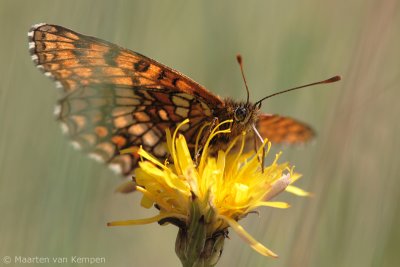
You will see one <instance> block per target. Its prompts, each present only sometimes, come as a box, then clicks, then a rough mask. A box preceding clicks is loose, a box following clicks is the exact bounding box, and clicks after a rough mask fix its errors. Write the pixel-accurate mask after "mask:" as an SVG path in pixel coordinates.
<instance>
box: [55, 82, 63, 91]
mask: <svg viewBox="0 0 400 267" xmlns="http://www.w3.org/2000/svg"><path fill="white" fill-rule="evenodd" d="M55 83H56V87H57V88H58V89H60V88H63V85H62V83H61V82H60V81H56V82H55Z"/></svg>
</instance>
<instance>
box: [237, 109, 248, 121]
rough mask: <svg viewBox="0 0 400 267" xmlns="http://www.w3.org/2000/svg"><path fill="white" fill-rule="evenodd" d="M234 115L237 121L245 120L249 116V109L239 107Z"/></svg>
mask: <svg viewBox="0 0 400 267" xmlns="http://www.w3.org/2000/svg"><path fill="white" fill-rule="evenodd" d="M234 117H235V120H236V121H238V122H243V121H244V120H245V119H246V117H247V109H246V108H245V107H237V108H236V110H235V114H234Z"/></svg>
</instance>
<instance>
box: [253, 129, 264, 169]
mask: <svg viewBox="0 0 400 267" xmlns="http://www.w3.org/2000/svg"><path fill="white" fill-rule="evenodd" d="M251 126H252V128H253V131H254V133H255V134H254V135H253V136H254V149H255V150H256V153H257V151H258V148H257V137H258V138H259V139H260V141H261V144H262V143H264V140H263V138H262V137H261V135H260V133H259V132H258V131H257V128H256V126H255V125H254V124H252V125H251ZM256 136H257V137H256ZM257 157H258V160H259V161H260V162H261V172H262V173H264V160H265V146H264V147H263V151H262V155H261V160H260V157H259V156H258V155H257Z"/></svg>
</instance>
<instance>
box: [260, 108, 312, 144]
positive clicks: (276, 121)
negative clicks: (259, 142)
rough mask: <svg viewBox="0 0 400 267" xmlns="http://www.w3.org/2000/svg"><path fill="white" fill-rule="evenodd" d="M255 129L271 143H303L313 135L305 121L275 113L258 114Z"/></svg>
mask: <svg viewBox="0 0 400 267" xmlns="http://www.w3.org/2000/svg"><path fill="white" fill-rule="evenodd" d="M257 130H258V132H259V133H260V135H261V136H262V137H263V138H268V140H269V141H271V142H272V143H286V144H296V143H297V144H298V143H304V142H307V141H309V140H310V139H312V138H313V137H314V135H315V133H314V131H313V130H312V129H311V128H310V127H309V126H308V125H306V124H305V123H302V122H299V121H297V120H294V119H292V118H288V117H283V116H280V115H275V114H274V115H272V114H271V115H269V114H260V115H259V116H258V120H257Z"/></svg>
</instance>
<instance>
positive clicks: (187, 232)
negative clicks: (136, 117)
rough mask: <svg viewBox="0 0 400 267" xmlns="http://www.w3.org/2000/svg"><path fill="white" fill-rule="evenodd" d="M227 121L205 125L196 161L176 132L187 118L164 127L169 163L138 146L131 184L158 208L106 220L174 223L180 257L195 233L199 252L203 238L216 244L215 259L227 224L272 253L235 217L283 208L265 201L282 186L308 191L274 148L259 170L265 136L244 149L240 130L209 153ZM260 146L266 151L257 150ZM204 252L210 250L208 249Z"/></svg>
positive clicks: (262, 250) (284, 205) (204, 242)
mask: <svg viewBox="0 0 400 267" xmlns="http://www.w3.org/2000/svg"><path fill="white" fill-rule="evenodd" d="M230 122H231V121H224V122H222V123H220V124H219V125H217V126H216V127H215V128H214V129H213V130H212V131H211V133H210V135H209V137H208V139H207V141H206V143H205V144H204V147H203V149H202V152H201V154H200V156H199V158H197V160H198V164H196V163H195V162H194V161H193V159H192V156H191V154H190V152H189V148H188V146H187V143H186V140H185V137H184V136H183V135H180V134H178V131H179V128H180V127H181V126H182V125H183V124H185V123H188V120H186V121H184V122H183V123H182V124H180V125H179V126H178V127H177V129H176V130H175V132H174V133H173V135H172V136H171V133H170V132H169V131H168V130H167V146H168V150H169V153H170V155H171V159H172V161H173V163H171V164H169V163H168V162H165V163H162V162H160V161H159V160H157V159H156V158H155V157H153V156H152V155H150V154H149V153H147V152H146V151H145V150H143V149H139V151H138V154H139V155H140V156H141V158H142V160H141V161H140V162H139V168H137V169H136V172H135V176H136V179H135V181H136V183H137V187H136V189H137V191H140V192H141V193H142V194H143V197H142V201H141V205H142V206H143V207H145V208H150V207H152V206H153V205H156V207H157V208H158V209H159V214H158V215H156V216H154V217H152V218H148V219H143V220H130V221H119V222H112V223H109V225H137V224H146V223H151V222H160V223H166V222H169V223H173V224H175V225H177V226H178V227H179V228H180V234H179V235H178V238H177V244H176V249H177V253H178V256H179V257H180V258H181V260H182V257H183V258H185V257H186V258H190V256H189V255H188V250H190V249H191V248H189V247H188V246H190V244H188V242H189V243H190V241H191V240H192V239H193V238H194V237H196V238H199V239H201V240H200V241H199V242H200V243H201V244H200V246H203V247H202V248H201V249H203V250H201V249H200V252H201V251H202V252H201V253H203V254H204V253H205V252H204V247H207V246H210V244H209V243H207V242H212V244H211V247H212V248H213V250H216V249H220V251H217V252H218V253H219V254H218V253H217V254H218V255H211V256H213V257H214V259H213V260H214V262H215V263H216V261H218V258H219V255H220V252H221V251H222V246H223V240H224V238H225V237H226V235H227V228H228V227H231V228H232V229H233V230H234V231H235V232H236V233H237V234H238V235H239V236H240V237H241V238H242V239H243V240H244V241H245V242H247V243H248V244H249V245H250V246H251V247H252V248H253V249H254V250H256V251H257V252H259V253H260V254H262V255H264V256H271V257H277V255H276V254H275V253H274V252H272V251H271V250H269V249H268V248H266V247H265V246H264V245H262V244H261V243H259V242H258V241H256V240H255V239H254V238H253V237H252V236H251V235H250V234H248V233H247V232H246V231H245V230H244V229H243V227H242V226H240V224H239V223H238V221H239V220H240V219H242V218H244V217H245V216H246V215H247V214H248V213H249V212H251V211H253V210H254V209H256V208H258V207H260V206H267V207H274V208H288V207H289V204H287V203H285V202H276V201H271V199H272V198H273V197H275V196H276V195H278V194H279V193H281V192H283V191H285V190H286V191H289V192H291V193H294V194H296V195H299V196H306V195H308V193H307V192H305V191H303V190H301V189H299V188H297V187H294V186H292V185H290V184H291V183H293V182H295V181H296V180H297V179H298V178H300V176H301V175H300V174H298V173H295V172H294V171H293V167H290V165H289V164H288V163H281V164H279V163H278V159H279V156H280V153H279V154H277V155H276V156H275V159H274V160H273V162H272V163H271V164H270V165H268V166H266V167H264V169H263V170H262V168H261V164H260V158H261V157H262V156H263V155H265V156H267V154H268V152H269V150H270V147H271V143H270V142H267V141H265V142H264V143H263V145H262V146H261V147H260V148H259V150H258V151H256V152H254V151H253V152H248V153H245V152H244V146H245V135H246V133H243V134H242V135H241V136H239V137H238V138H236V139H235V140H234V141H232V143H230V145H229V147H228V148H227V149H226V150H219V151H217V152H216V153H211V152H210V149H211V148H210V143H211V140H212V139H213V138H215V137H216V136H217V135H219V134H227V133H229V132H230V130H229V129H226V130H220V126H221V125H223V124H226V123H230ZM265 146H266V153H265V154H263V149H265V148H264V147H265ZM196 147H197V145H196ZM234 147H235V152H233V150H234V149H233V148H234ZM237 148H239V149H238V150H237ZM199 225H200V226H199ZM202 226H203V228H201V227H202ZM199 227H200V228H201V230H199V229H200V228H199ZM216 244H219V247H216V246H215V245H216ZM192 245H193V244H192ZM195 246H199V244H196V245H195ZM214 252H215V251H214ZM185 253H186V254H185ZM209 254H213V252H210V251H209ZM214 254H215V253H214ZM211 256H210V257H211ZM186 260H188V259H186ZM182 262H183V261H182ZM184 266H185V264H184ZM186 266H190V265H186Z"/></svg>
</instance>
